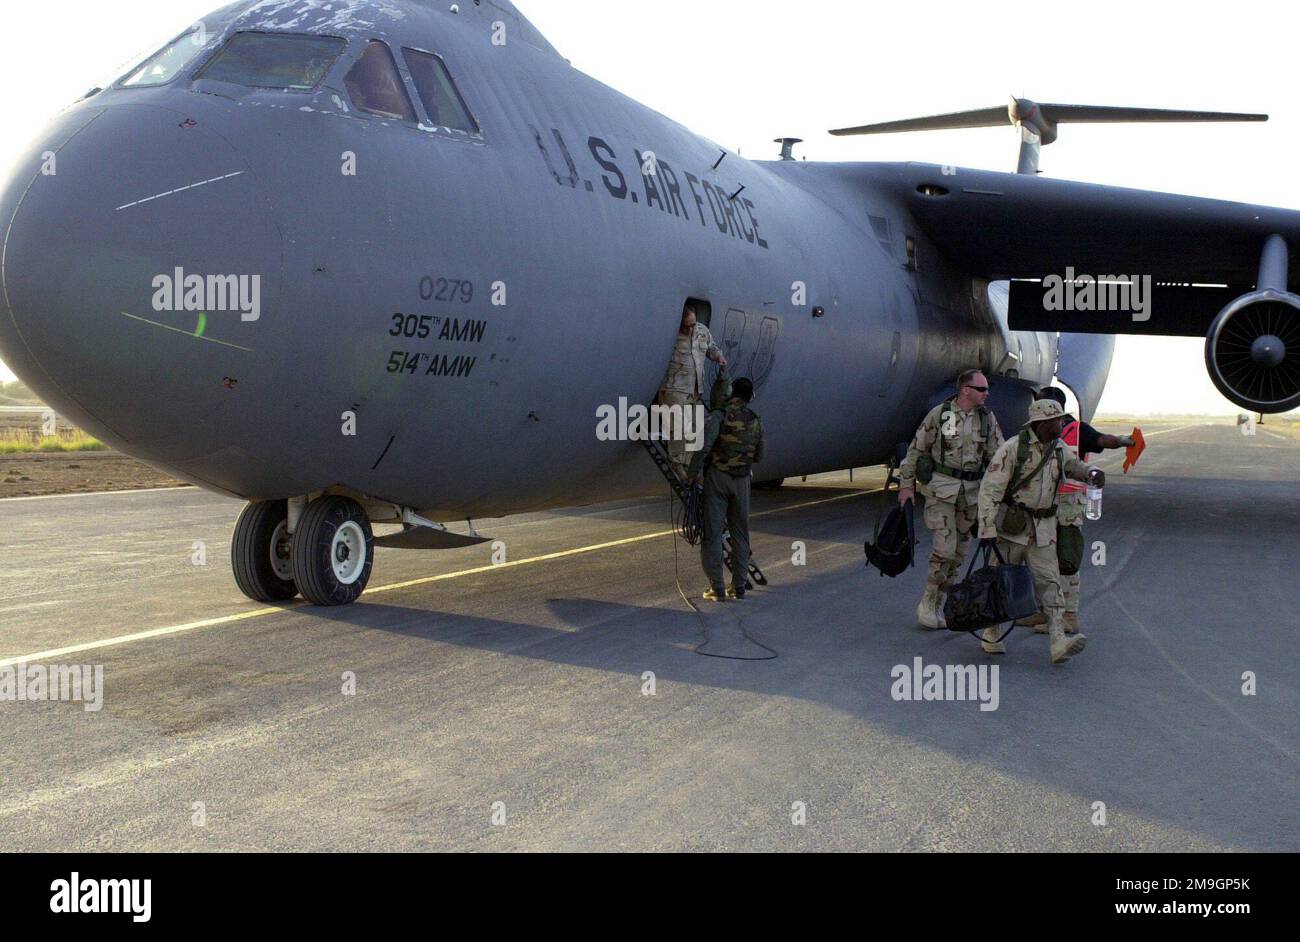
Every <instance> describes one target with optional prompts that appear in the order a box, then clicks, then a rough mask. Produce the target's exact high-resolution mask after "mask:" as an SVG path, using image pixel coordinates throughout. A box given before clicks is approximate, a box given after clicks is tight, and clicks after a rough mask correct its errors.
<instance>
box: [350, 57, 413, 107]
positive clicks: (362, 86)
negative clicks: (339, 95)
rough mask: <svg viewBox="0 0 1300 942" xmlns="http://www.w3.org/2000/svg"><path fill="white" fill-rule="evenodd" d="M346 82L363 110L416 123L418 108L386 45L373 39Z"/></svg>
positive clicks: (356, 103)
mask: <svg viewBox="0 0 1300 942" xmlns="http://www.w3.org/2000/svg"><path fill="white" fill-rule="evenodd" d="M346 84H347V87H348V94H349V95H350V96H351V97H352V104H354V105H356V106H357V108H358V109H359V110H360V111H365V112H369V113H370V114H377V115H379V116H380V117H384V118H396V119H398V120H399V121H409V122H411V123H414V122H415V108H414V107H413V106H412V105H411V98H410V96H409V95H407V94H406V86H405V85H404V84H403V83H402V76H401V75H400V74H398V71H397V63H396V62H395V61H394V60H393V54H392V53H391V52H389V51H388V46H387V45H386V44H384V43H381V42H379V41H378V40H372V41H371V42H370V44H369V45H368V46H366V51H365V52H363V53H362V54H361V58H360V59H358V60H357V62H356V65H354V66H352V69H351V71H349V72H348V75H347V79H346Z"/></svg>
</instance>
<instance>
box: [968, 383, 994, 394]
mask: <svg viewBox="0 0 1300 942" xmlns="http://www.w3.org/2000/svg"><path fill="white" fill-rule="evenodd" d="M966 388H967V389H973V390H975V391H976V392H982V393H983V392H988V391H989V388H988V387H987V386H970V385H968V386H967V387H966Z"/></svg>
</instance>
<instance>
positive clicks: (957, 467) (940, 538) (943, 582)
mask: <svg viewBox="0 0 1300 942" xmlns="http://www.w3.org/2000/svg"><path fill="white" fill-rule="evenodd" d="M981 411H984V410H983V409H972V410H971V411H970V412H963V411H962V410H961V409H959V408H957V407H956V405H955V404H954V403H953V401H952V400H949V401H947V402H944V403H941V404H940V405H938V406H935V407H934V408H933V409H932V410H930V414H929V415H927V416H926V417H925V420H924V421H923V422H922V423H921V426H920V428H918V429H917V430H916V435H915V436H914V437H913V438H912V444H911V446H910V447H909V448H908V449H907V457H905V458H904V459H903V463H902V465H901V466H900V467H899V471H898V477H899V486H900V487H903V488H915V489H916V490H917V491H919V492H920V493H921V494H922V495H924V496H925V498H926V502H925V525H926V527H927V528H928V529H929V531H930V535H931V537H932V546H931V550H930V562H929V567H928V569H927V572H926V593H927V597H928V596H929V595H930V593H932V592H935V593H942V592H944V591H947V589H948V587H949V586H950V585H951V584H952V582H953V580H954V578H955V577H956V575H957V571H958V570H959V569H960V568H961V564H962V560H963V559H965V557H966V550H967V549H968V548H969V546H970V541H971V535H972V533H973V531H974V526H975V522H976V511H977V508H978V506H979V492H980V482H979V481H978V480H974V481H962V480H960V479H958V478H956V477H953V476H951V475H949V474H946V473H944V472H943V471H940V470H939V469H938V468H937V467H936V469H935V472H934V476H933V477H932V478H931V479H930V483H929V484H922V483H921V482H919V481H917V480H916V459H917V458H919V457H920V456H921V455H923V454H928V455H930V456H931V457H932V458H933V459H934V461H935V464H936V465H943V466H946V467H948V468H950V469H952V470H954V471H965V472H969V473H973V474H977V473H979V472H980V471H982V470H983V469H984V467H985V465H986V464H987V463H988V461H989V459H990V458H991V457H992V456H993V454H994V452H996V451H997V449H998V446H999V445H1001V444H1002V429H1000V428H999V427H998V420H997V419H996V418H995V417H994V416H993V414H992V412H989V414H988V418H987V419H983V420H982V419H981V416H980V413H981ZM949 416H950V417H951V418H949ZM982 425H987V427H988V434H987V436H986V435H985V434H984V431H983V429H982V428H981V426H982Z"/></svg>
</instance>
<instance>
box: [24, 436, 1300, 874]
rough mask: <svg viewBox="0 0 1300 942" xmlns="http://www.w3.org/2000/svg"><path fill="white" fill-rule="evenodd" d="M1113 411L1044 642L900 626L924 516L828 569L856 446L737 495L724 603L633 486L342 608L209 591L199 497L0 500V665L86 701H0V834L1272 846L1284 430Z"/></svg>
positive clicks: (261, 844) (119, 841)
mask: <svg viewBox="0 0 1300 942" xmlns="http://www.w3.org/2000/svg"><path fill="white" fill-rule="evenodd" d="M1146 428H1147V435H1148V441H1149V447H1148V450H1147V453H1146V454H1145V455H1144V456H1143V458H1142V460H1141V462H1140V464H1139V465H1138V467H1137V468H1136V469H1135V470H1134V471H1133V472H1131V473H1130V474H1128V475H1123V474H1121V473H1119V464H1120V457H1121V455H1122V453H1111V454H1109V455H1108V456H1106V457H1105V458H1104V459H1103V460H1102V462H1101V466H1102V467H1104V468H1106V469H1107V471H1108V474H1109V475H1110V482H1109V486H1108V487H1107V490H1106V492H1105V500H1104V508H1103V510H1104V514H1103V517H1102V519H1101V520H1099V521H1096V522H1090V523H1089V524H1088V526H1087V528H1086V530H1085V537H1086V540H1087V544H1088V547H1089V555H1090V565H1089V566H1088V567H1087V568H1085V570H1084V572H1083V625H1084V630H1085V632H1086V633H1087V635H1088V637H1089V644H1088V647H1087V650H1086V651H1084V652H1083V653H1082V654H1081V655H1080V656H1078V657H1077V658H1075V659H1074V660H1072V661H1071V662H1069V663H1068V664H1066V665H1064V666H1062V667H1053V666H1052V665H1051V664H1050V663H1049V659H1048V653H1047V640H1046V636H1044V635H1034V634H1032V633H1031V632H1029V631H1025V630H1023V629H1017V630H1016V631H1014V632H1013V633H1012V635H1011V636H1010V638H1009V639H1008V646H1009V651H1008V653H1007V654H1006V655H1002V656H998V657H995V656H991V655H986V654H983V653H982V652H981V651H980V648H979V644H978V642H976V641H975V640H974V639H973V638H972V637H971V636H970V635H966V634H961V633H956V632H948V631H925V630H922V629H921V628H919V627H918V626H917V625H916V620H915V606H916V602H917V599H918V598H919V596H920V594H921V586H922V582H923V579H924V571H923V562H924V554H925V553H926V552H928V536H925V537H924V538H923V546H922V550H921V556H922V559H921V560H920V561H919V563H920V564H919V565H918V566H917V568H915V569H912V570H909V571H908V572H906V573H904V574H903V575H902V576H900V577H899V578H898V579H893V580H891V579H887V578H883V577H882V576H880V575H879V573H878V572H876V571H874V570H867V569H865V568H864V565H863V562H864V557H863V551H862V543H863V540H864V539H866V538H867V537H868V536H869V533H870V530H871V524H872V521H873V519H874V514H875V509H876V507H877V506H878V503H879V500H880V497H879V488H880V485H881V482H882V475H881V474H880V473H879V471H878V470H877V471H875V472H866V473H864V472H862V471H858V472H857V473H856V474H855V475H854V480H853V482H852V483H850V481H849V479H848V475H847V474H839V475H829V476H820V477H817V478H813V479H810V480H809V481H808V482H806V483H801V482H799V481H792V482H790V483H789V484H787V486H786V487H785V488H784V489H783V490H781V491H775V492H773V491H759V492H756V496H755V507H754V510H755V516H754V519H753V522H752V529H753V536H754V550H755V558H756V561H757V562H758V563H759V564H760V565H761V566H762V568H763V570H764V572H765V573H766V575H767V577H768V579H769V581H770V585H769V587H768V588H766V589H759V590H757V591H756V592H754V593H751V595H750V596H749V597H748V598H746V599H745V600H743V601H740V602H729V603H727V604H724V605H717V604H713V605H710V604H709V603H705V602H703V601H701V600H700V598H699V596H700V592H701V591H702V590H703V588H704V587H705V581H704V579H703V577H702V575H701V572H700V568H699V557H698V551H697V550H695V549H694V548H692V547H689V546H687V545H685V544H684V543H682V542H681V540H680V539H676V538H674V536H673V535H672V533H671V527H670V524H669V508H668V501H667V493H666V491H667V489H666V487H665V495H664V497H663V498H661V499H654V500H640V501H629V502H621V503H614V504H604V505H599V506H593V507H587V508H581V509H574V510H565V511H555V512H547V513H539V514H530V515H525V516H519V517H511V518H507V519H504V520H499V521H495V520H476V521H474V526H475V527H476V528H477V529H478V530H479V531H481V532H482V533H483V534H484V535H488V536H491V537H492V539H493V540H499V541H500V544H498V545H496V546H494V545H493V543H491V542H490V543H485V544H482V545H480V546H475V547H469V548H465V549H459V550H451V551H444V552H409V551H408V552H403V551H396V550H382V549H381V550H380V551H379V552H378V554H377V557H376V562H375V568H374V575H373V577H372V580H371V584H370V586H371V587H370V589H369V590H368V591H367V593H366V594H365V596H363V598H362V600H361V601H360V602H359V603H358V604H356V605H354V606H351V607H347V608H341V609H317V608H312V607H310V606H307V605H305V604H302V603H301V602H299V603H297V604H294V605H291V606H286V607H282V608H274V607H271V608H268V607H266V606H261V605H258V604H256V603H252V602H249V601H248V600H246V599H244V597H243V596H241V595H240V594H239V592H238V590H237V589H236V588H235V585H234V582H233V579H232V577H231V573H230V563H229V558H228V552H229V550H228V541H229V537H230V533H231V530H232V528H233V524H234V520H235V517H236V516H237V514H238V512H239V509H240V505H239V504H238V503H236V502H234V501H231V500H229V499H227V498H223V497H219V496H215V495H212V494H208V493H205V492H203V491H200V490H196V489H190V488H187V489H182V490H166V491H145V492H128V493H119V494H101V495H84V496H68V497H52V498H31V499H14V500H6V501H0V515H2V516H3V520H4V531H5V535H6V538H5V548H6V552H4V553H3V554H0V673H2V672H3V670H4V668H5V667H9V668H13V669H15V670H16V666H15V665H16V663H17V662H18V661H20V660H21V661H23V662H25V663H26V664H28V665H33V664H61V665H102V667H103V678H104V680H103V683H104V688H103V703H102V709H101V710H99V711H97V712H89V711H87V710H85V709H84V707H83V705H82V704H80V703H67V702H62V703H50V702H31V701H4V702H0V738H2V739H3V741H4V743H5V748H4V749H3V750H2V751H0V781H2V782H3V788H2V789H0V846H3V847H4V848H5V849H6V850H9V851H96V850H117V851H162V850H175V851H209V850H211V851H216V850H222V851H241V850H248V851H251V850H281V851H294V850H302V851H315V850H340V851H424V850H434V851H444V850H474V851H515V850H526V851H542V850H576V851H589V850H634V851H651V850H677V851H706V850H737V851H801V850H824V851H850V850H865V851H1220V850H1251V851H1292V852H1294V851H1296V850H1300V826H1298V824H1297V822H1298V821H1300V815H1297V799H1296V796H1297V789H1296V782H1297V781H1298V780H1300V776H1298V774H1297V773H1298V772H1300V761H1298V760H1300V736H1298V734H1297V722H1296V718H1297V715H1300V710H1298V709H1297V708H1298V707H1300V674H1298V672H1297V658H1296V654H1295V651H1296V648H1295V644H1296V628H1297V623H1298V622H1300V617H1298V616H1297V611H1300V579H1297V550H1300V535H1298V530H1297V528H1298V526H1300V489H1298V488H1297V486H1296V484H1297V479H1298V478H1300V443H1297V442H1295V441H1293V440H1290V439H1287V438H1284V437H1282V436H1279V435H1276V434H1274V433H1270V432H1268V431H1267V427H1266V426H1265V427H1262V428H1261V429H1260V430H1259V433H1258V434H1257V435H1256V436H1254V437H1249V438H1248V437H1245V436H1243V435H1241V434H1240V433H1239V432H1238V431H1237V430H1236V429H1234V428H1232V427H1230V426H1226V425H1218V426H1211V425H1192V426H1166V427H1159V426H1157V425H1155V424H1148V425H1147V426H1146ZM1118 431H1121V432H1126V431H1127V429H1122V430H1118ZM463 526H464V525H463V524H462V527H463ZM922 533H924V530H923V528H922ZM1099 543H1100V544H1104V547H1102V548H1103V549H1104V565H1096V564H1093V562H1094V560H1100V559H1101V557H1100V556H1099V555H1098V550H1099V547H1098V544H1099ZM801 550H802V553H801ZM502 553H504V558H505V562H504V564H494V559H493V556H494V554H495V555H496V557H497V559H496V563H500V562H501V556H502ZM679 582H680V586H681V588H682V589H683V590H685V592H686V594H687V595H689V596H690V597H691V598H692V599H693V600H694V604H695V606H697V607H698V608H699V609H700V612H699V613H698V614H697V613H696V612H695V611H693V610H692V608H691V607H688V605H687V604H686V602H684V601H683V598H682V596H681V595H680V594H679V591H678V584H679ZM760 645H761V646H762V647H761V646H760ZM701 646H703V647H702V650H703V652H705V653H712V654H723V655H730V656H733V657H742V658H750V657H754V658H758V657H766V656H767V650H766V649H771V650H772V651H775V652H776V653H777V655H778V656H777V657H776V658H775V659H770V660H729V659H723V658H718V657H705V656H701V654H700V653H698V651H697V649H700V648H701ZM916 658H921V659H922V663H923V664H925V665H930V664H936V665H941V666H944V665H973V666H975V667H976V669H977V670H978V669H979V668H980V667H992V666H994V665H996V666H997V668H998V675H997V698H996V709H981V703H980V702H977V701H976V700H974V699H969V698H968V699H963V700H921V701H916V700H899V699H895V696H896V695H897V694H898V690H899V684H898V683H896V677H897V676H898V671H899V670H900V669H901V668H903V667H907V668H911V667H912V666H913V665H914V664H915V663H916V662H915V659H916ZM985 676H986V678H991V677H992V675H991V673H986V675H985ZM349 678H354V679H355V690H354V691H348V690H346V689H345V688H348V687H349V686H350V684H349ZM990 682H991V681H990ZM967 693H968V694H969V693H970V691H967ZM983 705H984V706H986V707H987V706H988V705H989V701H987V700H986V702H985V703H984V704H983Z"/></svg>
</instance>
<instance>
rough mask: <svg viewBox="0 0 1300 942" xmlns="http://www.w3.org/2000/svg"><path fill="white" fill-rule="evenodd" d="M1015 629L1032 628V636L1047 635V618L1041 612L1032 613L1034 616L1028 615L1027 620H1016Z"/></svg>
mask: <svg viewBox="0 0 1300 942" xmlns="http://www.w3.org/2000/svg"><path fill="white" fill-rule="evenodd" d="M1016 627H1017V628H1032V629H1034V634H1036V635H1045V634H1047V616H1046V615H1044V614H1043V613H1042V612H1034V614H1032V615H1030V616H1029V617H1028V618H1017V619H1016Z"/></svg>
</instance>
